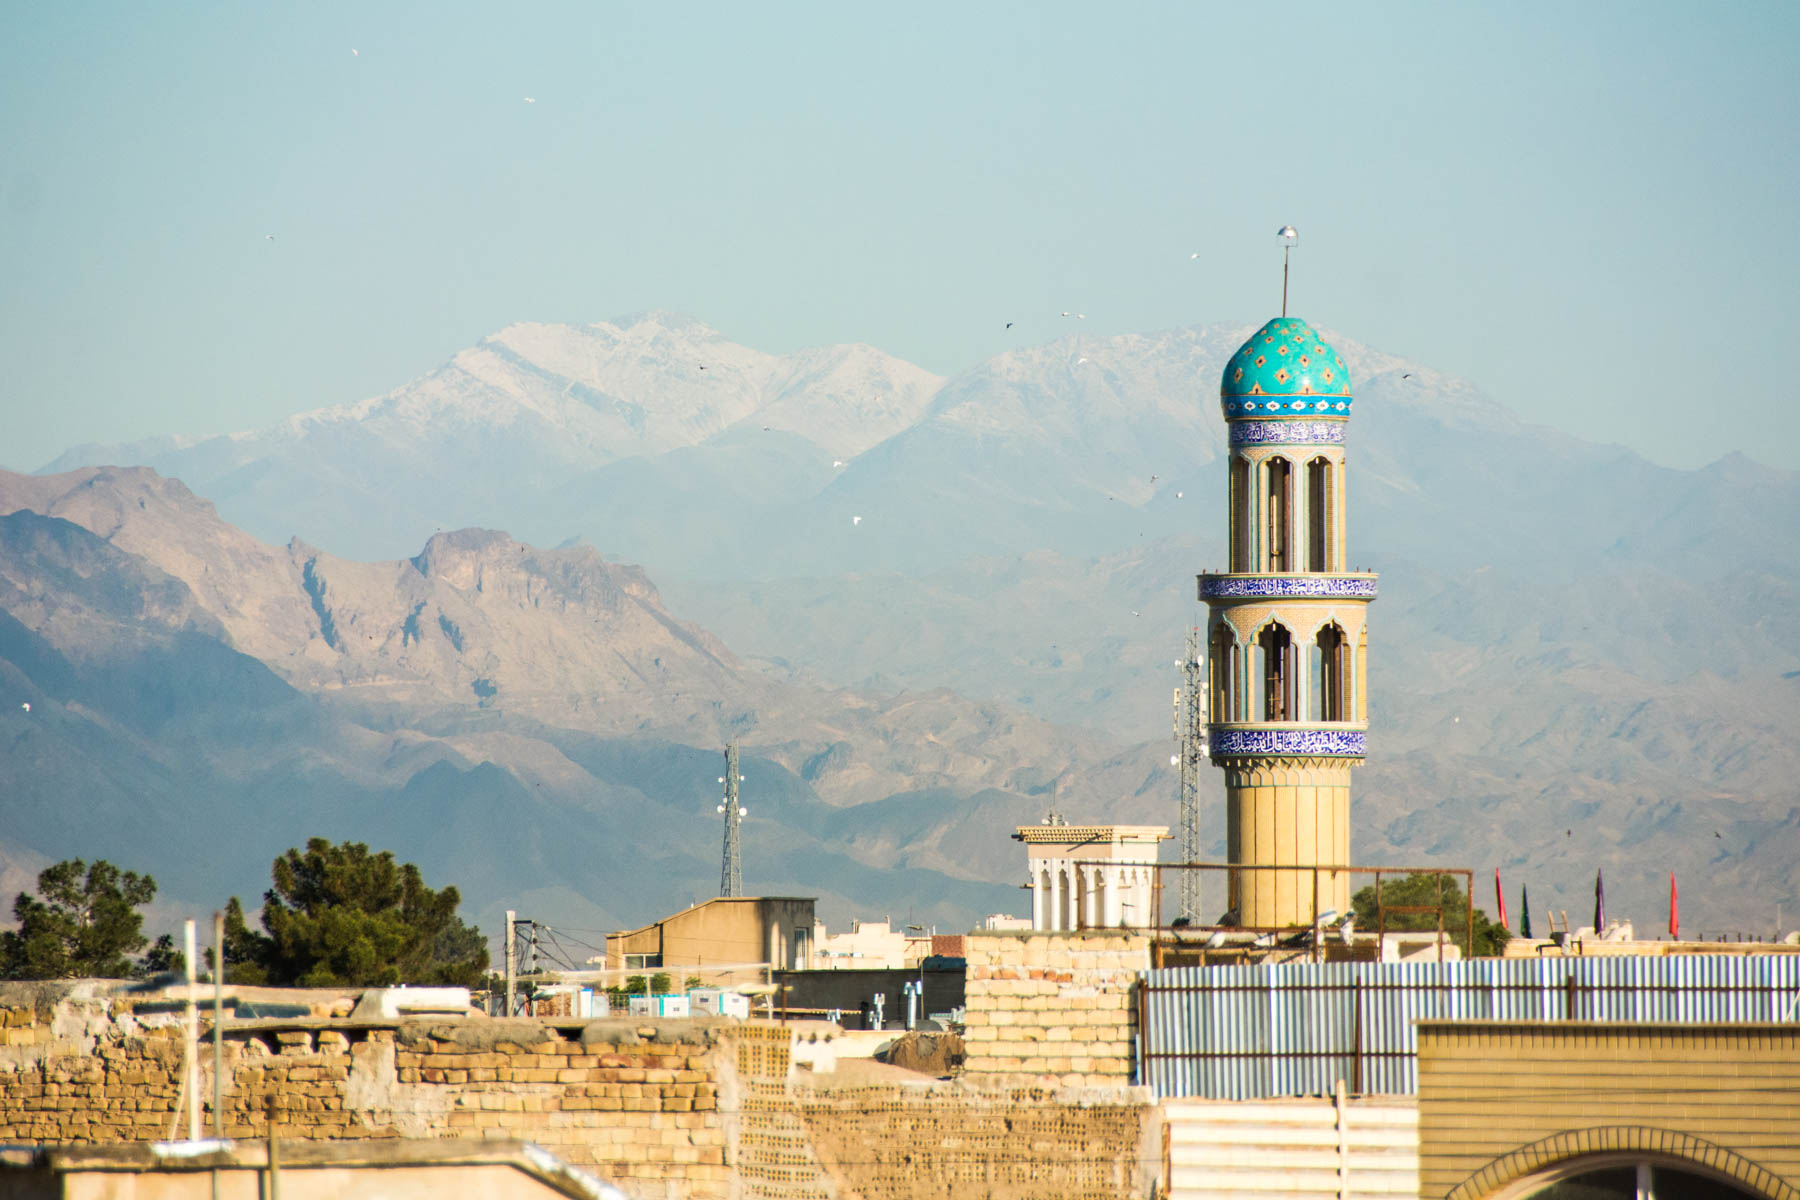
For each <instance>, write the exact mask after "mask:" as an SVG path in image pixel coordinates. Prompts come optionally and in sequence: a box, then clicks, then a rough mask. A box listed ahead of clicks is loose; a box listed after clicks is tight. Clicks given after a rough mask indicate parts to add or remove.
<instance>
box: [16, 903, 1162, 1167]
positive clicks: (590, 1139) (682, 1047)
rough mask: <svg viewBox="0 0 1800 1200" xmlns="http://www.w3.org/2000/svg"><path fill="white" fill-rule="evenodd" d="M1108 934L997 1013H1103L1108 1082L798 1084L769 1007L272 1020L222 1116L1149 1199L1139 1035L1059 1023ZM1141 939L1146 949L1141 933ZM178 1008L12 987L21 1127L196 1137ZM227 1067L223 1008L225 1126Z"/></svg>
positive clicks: (581, 1157) (244, 1047) (247, 1037)
mask: <svg viewBox="0 0 1800 1200" xmlns="http://www.w3.org/2000/svg"><path fill="white" fill-rule="evenodd" d="M1095 938H1096V939H1098V940H1096V941H1095V942H1094V944H1093V946H1092V947H1090V948H1089V949H1085V950H1081V951H1080V952H1079V954H1078V955H1077V956H1076V957H1075V958H1068V959H1067V961H1066V963H1065V958H1066V957H1067V956H1066V952H1067V951H1068V950H1069V949H1070V948H1071V947H1072V946H1073V945H1074V944H1075V943H1076V942H1077V941H1087V940H1088V939H1087V938H1085V937H1081V938H1077V937H1074V936H1062V937H1059V938H1057V939H1056V940H1057V941H1059V942H1061V943H1066V944H1067V945H1064V946H1059V947H1058V948H1057V951H1056V952H1055V953H1052V954H1050V955H1049V957H1050V958H1051V959H1054V960H1055V961H1056V962H1057V963H1058V964H1061V965H1058V966H1055V967H1043V968H1036V969H1038V970H1040V971H1054V972H1055V973H1056V974H1057V975H1058V976H1062V975H1069V976H1070V978H1069V979H1068V980H1064V979H1061V978H1051V979H1040V980H1036V981H1033V982H1039V983H1044V982H1047V983H1049V984H1050V985H1052V989H1053V990H1054V991H1056V993H1057V994H1059V995H1062V996H1063V997H1064V999H1063V1001H1061V1002H1059V1013H1051V1012H1050V1011H1049V1010H1048V1009H1047V1008H1046V1007H1044V1006H1038V1007H1034V1008H1029V1009H1028V1008H1024V1007H1019V1008H1016V1009H1015V1008H1013V1007H1011V1006H1012V1005H1013V1004H1014V1003H1015V1001H1024V1000H1029V999H1035V998H1038V995H1039V993H1037V992H1035V991H1034V992H1033V993H1032V994H1031V995H1029V996H1028V995H1025V994H1024V993H1021V992H1017V991H1015V990H1013V989H1012V988H1011V987H1010V986H1009V987H1008V988H1006V989H1003V990H1001V991H993V990H991V989H990V990H988V991H987V992H985V993H984V994H985V995H987V996H989V998H990V999H991V1000H992V1002H993V1005H992V1009H991V1011H993V1012H996V1013H999V1012H1015V1011H1016V1012H1019V1013H1025V1012H1029V1013H1032V1014H1033V1015H1032V1016H1031V1018H1030V1020H1031V1021H1033V1022H1035V1024H1033V1025H1031V1026H1029V1027H1027V1026H993V1025H989V1026H985V1027H986V1028H1019V1029H1020V1030H1021V1031H1022V1032H1021V1033H1020V1034H1019V1035H1018V1036H1021V1037H1023V1036H1026V1033H1025V1032H1024V1031H1025V1030H1027V1029H1035V1030H1037V1031H1038V1033H1039V1034H1040V1035H1043V1036H1046V1037H1047V1031H1048V1030H1049V1029H1050V1028H1052V1021H1053V1020H1054V1021H1056V1025H1055V1027H1057V1028H1062V1029H1065V1030H1068V1029H1081V1030H1083V1031H1084V1032H1083V1040H1082V1041H1081V1042H1080V1043H1074V1042H1073V1041H1071V1045H1073V1044H1080V1045H1082V1046H1087V1047H1090V1049H1089V1050H1088V1053H1087V1054H1086V1055H1080V1056H1075V1057H1079V1058H1080V1059H1081V1060H1082V1064H1083V1065H1082V1067H1081V1068H1080V1069H1079V1070H1078V1069H1077V1068H1076V1067H1074V1066H1073V1065H1071V1067H1070V1069H1069V1071H1068V1072H1067V1074H1068V1075H1069V1076H1071V1077H1084V1076H1081V1072H1082V1071H1085V1072H1086V1075H1087V1076H1091V1077H1092V1078H1094V1079H1100V1080H1104V1081H1106V1083H1107V1085H1108V1086H1105V1087H1103V1088H1089V1089H1075V1088H1065V1087H1063V1086H1061V1080H1053V1081H1050V1082H1049V1084H1048V1085H1046V1086H1038V1085H1033V1086H1020V1085H1017V1084H1008V1083H1006V1082H1004V1081H998V1082H996V1081H995V1080H994V1079H992V1078H990V1079H989V1080H988V1082H987V1083H986V1084H985V1085H978V1084H971V1083H966V1082H964V1081H961V1080H958V1081H931V1080H929V1079H928V1078H926V1077H923V1076H921V1077H918V1080H917V1082H908V1083H904V1084H901V1083H892V1082H884V1083H880V1084H869V1083H866V1082H865V1081H864V1080H862V1079H860V1078H859V1079H858V1080H857V1081H856V1082H854V1083H847V1082H845V1081H843V1080H837V1079H835V1077H834V1076H833V1075H832V1074H831V1073H829V1072H818V1073H812V1072H802V1073H801V1077H804V1078H807V1079H808V1080H809V1082H808V1083H806V1084H805V1085H801V1084H798V1083H797V1082H796V1078H797V1077H796V1071H795V1067H794V1064H793V1041H794V1038H795V1036H796V1032H795V1030H794V1029H793V1028H790V1027H786V1026H782V1025H776V1024H770V1023H764V1022H745V1023H742V1024H739V1023H736V1022H719V1023H704V1022H698V1021H657V1022H641V1023H640V1022H638V1021H631V1020H608V1021H596V1022H589V1023H571V1022H563V1021H556V1020H542V1019H523V1020H502V1019H492V1018H483V1017H471V1018H466V1019H460V1020H444V1019H439V1020H419V1021H403V1022H398V1023H396V1022H368V1021H350V1020H336V1019H310V1020H290V1021H264V1022H245V1023H233V1024H229V1025H228V1026H227V1027H226V1038H225V1046H224V1050H225V1054H224V1062H225V1079H226V1092H225V1103H224V1113H223V1116H224V1129H223V1132H224V1134H225V1136H227V1137H229V1138H233V1139H238V1140H251V1141H254V1140H258V1139H262V1138H266V1137H267V1136H268V1134H269V1129H270V1115H271V1113H273V1116H274V1121H275V1128H276V1132H277V1135H278V1137H279V1138H280V1139H281V1140H282V1141H284V1142H296V1141H306V1142H339V1143H341V1142H344V1141H349V1140H359V1139H360V1140H374V1139H398V1138H412V1139H425V1140H448V1139H507V1140H519V1141H529V1142H535V1143H538V1144H540V1145H543V1146H545V1147H547V1148H549V1149H550V1150H551V1151H552V1152H553V1153H554V1154H556V1155H557V1156H558V1157H559V1158H561V1159H563V1160H564V1161H566V1162H569V1163H571V1164H574V1165H576V1166H579V1167H582V1168H583V1169H586V1170H590V1171H592V1172H594V1173H595V1174H598V1175H601V1176H604V1177H607V1178H610V1179H612V1180H613V1181H614V1182H616V1183H618V1184H619V1185H620V1186H621V1187H622V1188H623V1189H624V1190H626V1191H627V1192H629V1193H630V1194H632V1195H633V1196H634V1197H642V1198H644V1200H654V1198H661V1197H672V1196H681V1197H692V1198H693V1200H928V1198H931V1200H935V1198H940V1197H942V1198H948V1197H952V1196H964V1195H971V1194H982V1195H991V1196H994V1197H998V1198H1001V1200H1012V1198H1014V1197H1017V1198H1019V1200H1023V1198H1024V1197H1027V1196H1030V1197H1042V1198H1044V1200H1097V1198H1098V1197H1101V1196H1106V1197H1115V1196H1121V1197H1122V1196H1134V1195H1136V1196H1144V1195H1148V1194H1149V1191H1150V1187H1151V1185H1152V1182H1153V1181H1154V1179H1155V1177H1156V1174H1157V1170H1156V1159H1157V1154H1158V1151H1157V1149H1156V1145H1155V1144H1154V1143H1153V1136H1159V1135H1153V1128H1154V1127H1155V1126H1156V1125H1157V1115H1156V1112H1157V1110H1156V1108H1155V1105H1154V1104H1152V1103H1151V1102H1150V1100H1149V1097H1148V1095H1147V1093H1144V1092H1143V1091H1142V1090H1141V1089H1129V1088H1123V1087H1120V1086H1118V1085H1119V1084H1122V1083H1124V1082H1125V1081H1126V1077H1125V1075H1124V1073H1123V1072H1124V1071H1125V1070H1127V1069H1128V1068H1127V1067H1126V1065H1125V1064H1126V1061H1127V1060H1126V1058H1125V1055H1126V1050H1127V1044H1128V1038H1129V1033H1128V1031H1124V1030H1125V1027H1124V1025H1122V1024H1120V1020H1121V1019H1120V1018H1118V1017H1117V1015H1116V1014H1113V1015H1108V1014H1109V1012H1110V1010H1104V1009H1102V1008H1100V1007H1099V1006H1098V1004H1097V998H1096V997H1082V998H1080V999H1081V1000H1082V1002H1083V1003H1087V1002H1089V1001H1096V1002H1095V1003H1091V1004H1089V1005H1088V1006H1087V1007H1083V1008H1081V1009H1079V1013H1080V1019H1079V1023H1074V1022H1071V1021H1065V1020H1062V1019H1061V1018H1062V1017H1065V1016H1070V1015H1071V1014H1072V1013H1073V1012H1074V1011H1076V1010H1071V1009H1069V1005H1071V1004H1073V1003H1075V1002H1076V1000H1077V997H1076V996H1075V995H1074V993H1075V992H1077V991H1080V990H1081V989H1085V988H1096V987H1097V983H1096V982H1095V981H1096V980H1097V979H1098V978H1099V977H1100V975H1101V974H1102V973H1103V971H1110V970H1116V969H1118V962H1117V961H1116V960H1117V959H1118V957H1119V956H1120V955H1121V954H1128V953H1129V951H1127V950H1121V949H1120V946H1122V945H1125V944H1126V943H1125V942H1123V941H1122V940H1121V939H1119V938H1117V937H1113V938H1111V939H1110V942H1108V944H1107V945H1104V946H1103V945H1102V944H1101V943H1102V942H1106V941H1107V935H1095ZM1004 940H1005V941H1006V942H1008V943H1009V946H1008V947H1007V949H1008V954H1007V955H1006V956H1010V951H1011V950H1018V951H1019V952H1020V953H1021V954H1023V953H1024V952H1025V948H1026V940H1025V939H1022V938H1019V937H1016V936H1014V937H1008V938H1006V939H1004ZM1135 952H1136V953H1137V954H1138V955H1140V956H1141V955H1142V954H1143V953H1144V951H1143V946H1142V939H1141V938H1140V939H1137V940H1136V951H1135ZM1090 957H1091V958H1092V962H1091V963H1090V962H1089V959H1090ZM1078 963H1079V964H1082V965H1077V964H1078ZM1102 963H1104V967H1103V966H1102ZM1065 966H1066V968H1067V969H1064V967H1065ZM998 969H1004V970H1011V968H998ZM1030 969H1032V968H1025V970H1027V971H1028V970H1030ZM1026 980H1029V976H1028V975H1027V976H1024V978H1023V979H1021V980H1015V979H1011V978H1005V979H1001V978H996V979H994V980H992V981H991V982H993V983H1005V984H1008V985H1011V984H1014V983H1018V982H1023V981H1026ZM1045 994H1048V993H1045ZM170 1008H171V1006H170V1005H168V1004H167V1003H163V1004H162V1005H161V1006H160V1011H157V1006H156V1005H150V1006H143V1005H134V1003H133V1002H132V1001H129V1000H124V999H120V998H116V997H115V998H111V999H108V998H105V997H99V998H94V997H89V998H86V999H77V1000H71V999H69V998H68V997H64V999H63V1000H62V1001H60V1002H56V1003H50V1004H43V1005H39V1004H35V1003H33V1004H19V1005H15V1006H13V1007H11V1008H8V1007H7V1003H6V998H5V997H0V1029H5V1030H7V1031H8V1037H7V1042H8V1044H7V1045H5V1046H0V1142H40V1143H45V1144H50V1145H81V1144H89V1143H107V1142H124V1143H132V1142H146V1141H155V1140H162V1139H166V1138H169V1137H170V1136H172V1135H174V1136H180V1135H182V1134H184V1133H185V1128H186V1126H185V1117H184V1115H183V1112H184V1110H183V1107H182V1103H183V1102H182V1075H183V1066H182V1059H183V1039H182V1035H181V1029H180V1025H179V1014H178V1012H173V1011H170ZM1061 1010H1068V1011H1061ZM202 1011H203V1012H204V1010H202ZM1009 1036H1012V1035H1010V1034H1009ZM1121 1038H1124V1039H1127V1042H1120V1041H1119V1039H1121ZM1115 1043H1116V1044H1115ZM1043 1044H1045V1045H1060V1044H1061V1042H1060V1040H1059V1041H1057V1042H1054V1043H1053V1042H1049V1041H1047V1040H1046V1041H1045V1042H1044V1043H1043ZM1051 1057H1057V1056H1051ZM211 1064H212V1048H211V1045H210V1043H209V1042H208V1041H207V1040H205V1032H204V1021H203V1040H202V1042H201V1045H200V1054H199V1066H200V1084H199V1091H200V1095H201V1096H202V1097H203V1099H204V1100H205V1101H206V1105H205V1111H204V1113H203V1119H202V1124H203V1129H204V1132H206V1133H207V1134H210V1132H211V1129H212V1118H211V1111H210V1101H211V1097H212V1075H211ZM1108 1064H1116V1066H1113V1065H1108ZM884 1069H887V1070H891V1068H884ZM1015 1073H1016V1072H1015ZM1147 1146H1148V1147H1150V1150H1149V1151H1146V1147H1147Z"/></svg>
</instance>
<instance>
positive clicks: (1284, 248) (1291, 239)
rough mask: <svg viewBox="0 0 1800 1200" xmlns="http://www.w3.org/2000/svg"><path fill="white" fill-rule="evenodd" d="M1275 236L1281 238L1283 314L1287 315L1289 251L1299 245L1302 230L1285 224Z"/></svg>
mask: <svg viewBox="0 0 1800 1200" xmlns="http://www.w3.org/2000/svg"><path fill="white" fill-rule="evenodd" d="M1275 236H1276V237H1278V238H1280V239H1281V315H1282V316H1284V317H1285V316H1287V276H1288V251H1289V250H1292V249H1293V248H1294V247H1295V246H1297V245H1299V243H1300V231H1299V230H1297V229H1295V228H1294V227H1293V226H1292V225H1283V226H1282V227H1281V228H1280V229H1277V230H1276V231H1275Z"/></svg>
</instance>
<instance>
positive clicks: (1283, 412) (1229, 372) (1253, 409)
mask: <svg viewBox="0 0 1800 1200" xmlns="http://www.w3.org/2000/svg"><path fill="white" fill-rule="evenodd" d="M1219 400H1220V402H1221V403H1222V404H1223V406H1224V408H1225V416H1226V418H1227V419H1230V418H1233V417H1347V416H1349V415H1350V404H1351V397H1350V372H1349V371H1347V370H1345V369H1344V361H1343V359H1341V358H1339V357H1338V354H1337V351H1336V350H1333V349H1332V348H1331V347H1330V346H1327V345H1326V344H1325V343H1324V341H1323V340H1321V339H1320V337H1319V335H1318V334H1316V333H1314V332H1313V328H1312V326H1310V325H1308V324H1307V323H1306V322H1305V321H1302V320H1301V319H1300V318H1299V317H1276V318H1275V319H1274V320H1273V321H1270V322H1269V323H1268V324H1267V325H1264V326H1263V327H1262V328H1261V329H1259V330H1257V331H1256V332H1255V333H1253V334H1251V335H1250V340H1249V341H1247V342H1245V343H1244V344H1243V345H1242V346H1240V347H1239V348H1238V352H1237V353H1236V354H1234V355H1232V356H1231V360H1230V361H1229V362H1227V363H1226V364H1225V374H1224V377H1223V378H1221V379H1220V380H1219Z"/></svg>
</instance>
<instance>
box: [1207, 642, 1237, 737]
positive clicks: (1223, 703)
mask: <svg viewBox="0 0 1800 1200" xmlns="http://www.w3.org/2000/svg"><path fill="white" fill-rule="evenodd" d="M1237 660H1238V644H1237V638H1236V637H1235V636H1233V635H1232V632H1231V626H1230V625H1227V624H1226V623H1225V622H1224V621H1220V622H1219V623H1218V624H1217V625H1215V626H1213V631H1212V646H1211V649H1210V651H1209V653H1208V654H1207V656H1206V665H1207V668H1208V675H1209V678H1210V681H1211V684H1212V688H1211V691H1212V695H1211V696H1210V697H1209V699H1210V701H1211V703H1210V704H1209V705H1208V706H1207V711H1208V712H1210V713H1211V714H1212V719H1213V720H1215V721H1235V720H1237V719H1238V704H1237V690H1238V689H1237Z"/></svg>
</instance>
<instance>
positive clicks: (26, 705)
mask: <svg viewBox="0 0 1800 1200" xmlns="http://www.w3.org/2000/svg"><path fill="white" fill-rule="evenodd" d="M19 707H20V708H22V709H24V710H25V711H26V712H30V711H31V701H29V700H27V701H25V703H23V704H21V705H19ZM1713 836H1715V837H1717V836H1718V835H1717V834H1714V835H1713Z"/></svg>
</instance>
